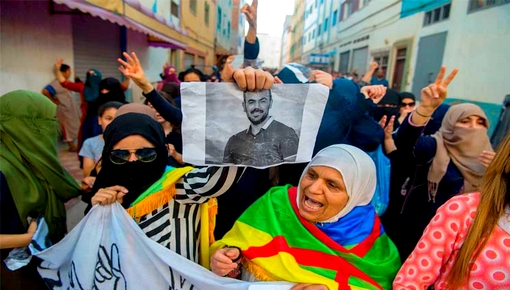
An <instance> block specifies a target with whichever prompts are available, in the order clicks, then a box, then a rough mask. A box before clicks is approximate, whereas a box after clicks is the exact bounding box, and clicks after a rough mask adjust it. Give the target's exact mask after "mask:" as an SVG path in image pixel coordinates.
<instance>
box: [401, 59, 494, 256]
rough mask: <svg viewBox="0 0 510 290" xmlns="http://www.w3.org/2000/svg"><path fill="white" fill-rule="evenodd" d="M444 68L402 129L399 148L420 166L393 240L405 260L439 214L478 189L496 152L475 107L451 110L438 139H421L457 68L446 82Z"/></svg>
mask: <svg viewBox="0 0 510 290" xmlns="http://www.w3.org/2000/svg"><path fill="white" fill-rule="evenodd" d="M445 70H446V68H445V67H444V66H443V67H442V68H441V70H440V72H439V74H438V76H437V78H436V81H435V82H434V83H432V84H431V85H429V86H427V87H425V88H424V89H422V92H421V103H420V105H419V106H418V107H417V108H416V110H414V111H413V112H412V113H411V115H410V116H409V117H408V118H407V119H405V120H404V123H402V125H401V126H400V128H399V130H398V132H397V136H396V140H395V144H396V146H397V148H398V150H399V151H401V154H404V156H414V162H416V163H417V164H418V165H420V171H418V172H417V173H416V180H415V181H414V182H413V185H412V186H413V187H412V188H409V186H410V185H409V184H408V185H407V187H406V188H405V189H403V195H406V199H405V202H404V205H403V207H402V210H401V212H400V216H399V219H398V221H399V224H398V226H397V225H395V226H397V227H399V229H400V231H401V233H402V234H400V235H395V236H392V239H393V241H394V242H395V244H396V245H397V248H398V249H399V251H400V256H401V258H402V259H403V260H404V259H406V258H407V257H408V255H409V254H410V253H411V251H412V249H414V247H415V246H416V244H417V242H418V240H419V238H420V236H421V234H422V233H423V230H424V229H425V227H426V226H427V224H428V223H429V222H430V220H431V218H432V217H433V216H434V215H435V213H436V210H437V209H438V208H439V207H440V206H441V205H443V204H444V203H445V202H446V201H448V200H449V199H450V198H452V197H453V196H455V195H457V194H459V193H465V192H473V191H476V190H478V189H479V186H480V183H481V178H482V176H483V174H484V172H485V168H486V167H487V166H488V164H489V163H490V161H491V160H492V158H493V157H494V152H493V150H492V147H491V145H490V142H489V137H488V136H487V128H488V127H489V123H488V121H487V117H486V116H485V113H484V112H483V111H482V110H481V109H480V108H479V107H478V106H476V105H473V104H469V103H466V104H459V105H455V106H452V107H450V109H449V110H448V112H447V113H446V115H445V117H444V119H443V122H442V125H441V128H440V129H439V131H438V132H436V133H435V134H434V135H433V136H428V135H422V132H423V130H424V127H425V125H426V124H427V122H428V121H429V119H430V118H431V116H432V115H433V113H434V111H435V110H436V109H437V108H438V107H439V105H441V104H442V103H443V101H444V100H445V98H446V95H447V87H448V85H449V84H450V82H451V81H452V80H453V79H454V77H455V75H456V73H457V69H454V70H453V72H452V73H451V74H450V75H449V76H448V77H447V78H446V79H444V80H443V78H444V75H445Z"/></svg>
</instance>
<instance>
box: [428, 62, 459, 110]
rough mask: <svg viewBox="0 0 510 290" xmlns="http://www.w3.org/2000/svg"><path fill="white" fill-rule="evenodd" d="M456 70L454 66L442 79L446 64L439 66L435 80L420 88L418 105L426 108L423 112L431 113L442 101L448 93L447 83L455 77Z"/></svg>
mask: <svg viewBox="0 0 510 290" xmlns="http://www.w3.org/2000/svg"><path fill="white" fill-rule="evenodd" d="M458 71H459V69H457V68H454V69H453V70H452V72H451V73H450V75H448V77H447V78H446V79H444V76H445V73H446V66H444V65H443V66H441V70H439V73H438V75H437V78H436V80H435V82H434V83H432V84H430V85H428V86H426V87H425V88H423V89H422V90H421V103H420V107H421V108H423V109H425V110H426V112H425V113H430V115H432V114H431V113H433V112H434V111H435V110H436V109H437V107H439V106H440V105H441V104H442V103H443V102H444V100H445V99H446V96H447V94H448V90H447V89H448V85H449V84H450V83H451V82H452V80H453V79H454V78H455V76H456V75H457V72H458Z"/></svg>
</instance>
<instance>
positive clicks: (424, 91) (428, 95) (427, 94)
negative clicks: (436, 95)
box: [421, 85, 432, 98]
mask: <svg viewBox="0 0 510 290" xmlns="http://www.w3.org/2000/svg"><path fill="white" fill-rule="evenodd" d="M421 94H422V95H424V96H425V97H426V98H432V91H431V90H430V85H428V86H426V87H424V88H423V89H422V90H421Z"/></svg>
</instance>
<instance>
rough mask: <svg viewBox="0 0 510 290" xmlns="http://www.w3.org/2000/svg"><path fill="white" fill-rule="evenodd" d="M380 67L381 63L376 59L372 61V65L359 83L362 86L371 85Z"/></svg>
mask: <svg viewBox="0 0 510 290" xmlns="http://www.w3.org/2000/svg"><path fill="white" fill-rule="evenodd" d="M378 67H379V64H378V63H377V62H376V61H372V63H370V67H369V68H368V70H367V72H366V73H365V75H364V76H363V77H362V78H361V80H360V81H359V85H360V86H362V87H363V86H368V85H370V81H371V80H372V77H373V75H374V73H375V71H376V70H377V68H378Z"/></svg>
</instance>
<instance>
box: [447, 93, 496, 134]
mask: <svg viewBox="0 0 510 290" xmlns="http://www.w3.org/2000/svg"><path fill="white" fill-rule="evenodd" d="M445 103H446V104H448V105H450V106H453V105H456V104H460V103H472V104H475V105H477V106H479V107H480V108H482V110H483V111H484V112H485V114H486V115H487V118H489V124H490V126H489V131H488V132H487V133H488V135H489V137H491V136H492V133H494V129H496V125H497V124H498V121H499V117H500V115H501V108H502V106H503V104H502V103H501V104H493V103H484V102H476V101H466V100H462V99H454V98H447V99H446V100H445Z"/></svg>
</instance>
